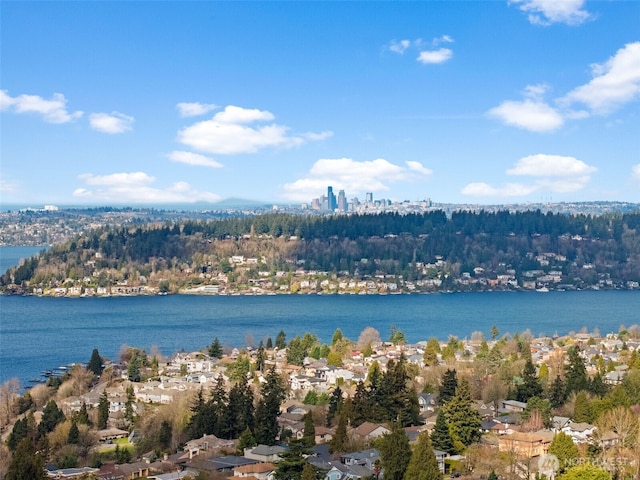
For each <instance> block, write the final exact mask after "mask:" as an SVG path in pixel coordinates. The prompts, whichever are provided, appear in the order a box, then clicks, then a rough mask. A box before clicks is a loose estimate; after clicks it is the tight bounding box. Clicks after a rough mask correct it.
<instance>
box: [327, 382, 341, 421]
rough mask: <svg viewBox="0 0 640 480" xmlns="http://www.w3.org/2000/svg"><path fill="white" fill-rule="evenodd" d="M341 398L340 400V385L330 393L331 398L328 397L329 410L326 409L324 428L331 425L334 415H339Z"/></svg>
mask: <svg viewBox="0 0 640 480" xmlns="http://www.w3.org/2000/svg"><path fill="white" fill-rule="evenodd" d="M343 401H344V400H343V398H342V389H341V388H340V385H338V386H337V387H336V388H335V390H334V391H333V392H331V396H330V397H329V408H328V409H327V420H326V426H327V427H330V426H331V424H332V423H333V417H334V416H335V415H336V414H339V413H340V408H341V407H342V403H343Z"/></svg>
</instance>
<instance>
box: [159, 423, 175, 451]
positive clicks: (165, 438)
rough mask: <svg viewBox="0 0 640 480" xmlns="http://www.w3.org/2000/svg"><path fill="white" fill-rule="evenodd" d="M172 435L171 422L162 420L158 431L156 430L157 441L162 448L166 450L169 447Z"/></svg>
mask: <svg viewBox="0 0 640 480" xmlns="http://www.w3.org/2000/svg"><path fill="white" fill-rule="evenodd" d="M172 437H173V428H172V427H171V424H170V423H169V422H168V421H166V420H163V421H162V423H161V424H160V432H158V443H159V444H160V448H161V449H162V450H168V449H169V447H171V438H172Z"/></svg>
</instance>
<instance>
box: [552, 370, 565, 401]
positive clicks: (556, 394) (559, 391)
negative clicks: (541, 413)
mask: <svg viewBox="0 0 640 480" xmlns="http://www.w3.org/2000/svg"><path fill="white" fill-rule="evenodd" d="M566 400H567V389H566V388H565V385H564V382H563V381H562V377H560V375H558V376H556V378H555V380H554V381H553V383H552V384H551V390H550V391H549V402H551V408H560V407H561V406H562V405H564V402H565V401H566Z"/></svg>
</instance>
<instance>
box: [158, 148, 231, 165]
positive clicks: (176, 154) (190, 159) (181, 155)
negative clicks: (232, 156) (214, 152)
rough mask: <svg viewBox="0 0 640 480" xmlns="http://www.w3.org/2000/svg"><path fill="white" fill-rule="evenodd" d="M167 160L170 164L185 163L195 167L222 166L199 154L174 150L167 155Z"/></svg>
mask: <svg viewBox="0 0 640 480" xmlns="http://www.w3.org/2000/svg"><path fill="white" fill-rule="evenodd" d="M167 158H169V160H171V161H172V162H177V163H186V164H187V165H196V166H200V167H211V168H221V167H222V166H223V165H222V164H221V163H220V162H216V161H215V160H214V159H212V158H209V157H207V156H205V155H200V154H199V153H193V152H185V151H182V150H174V151H173V152H171V153H169V154H167Z"/></svg>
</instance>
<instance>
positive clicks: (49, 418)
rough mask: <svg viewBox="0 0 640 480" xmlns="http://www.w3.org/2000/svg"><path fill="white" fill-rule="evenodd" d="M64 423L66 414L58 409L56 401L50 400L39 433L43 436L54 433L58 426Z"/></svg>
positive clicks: (39, 425)
mask: <svg viewBox="0 0 640 480" xmlns="http://www.w3.org/2000/svg"><path fill="white" fill-rule="evenodd" d="M62 421H64V413H62V410H60V409H59V408H58V405H57V404H56V402H55V400H49V402H48V403H47V405H46V406H45V407H44V410H43V411H42V420H40V423H39V424H38V433H39V434H40V435H41V436H44V435H46V434H47V433H49V432H53V429H54V428H56V425H58V424H59V423H61V422H62Z"/></svg>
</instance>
